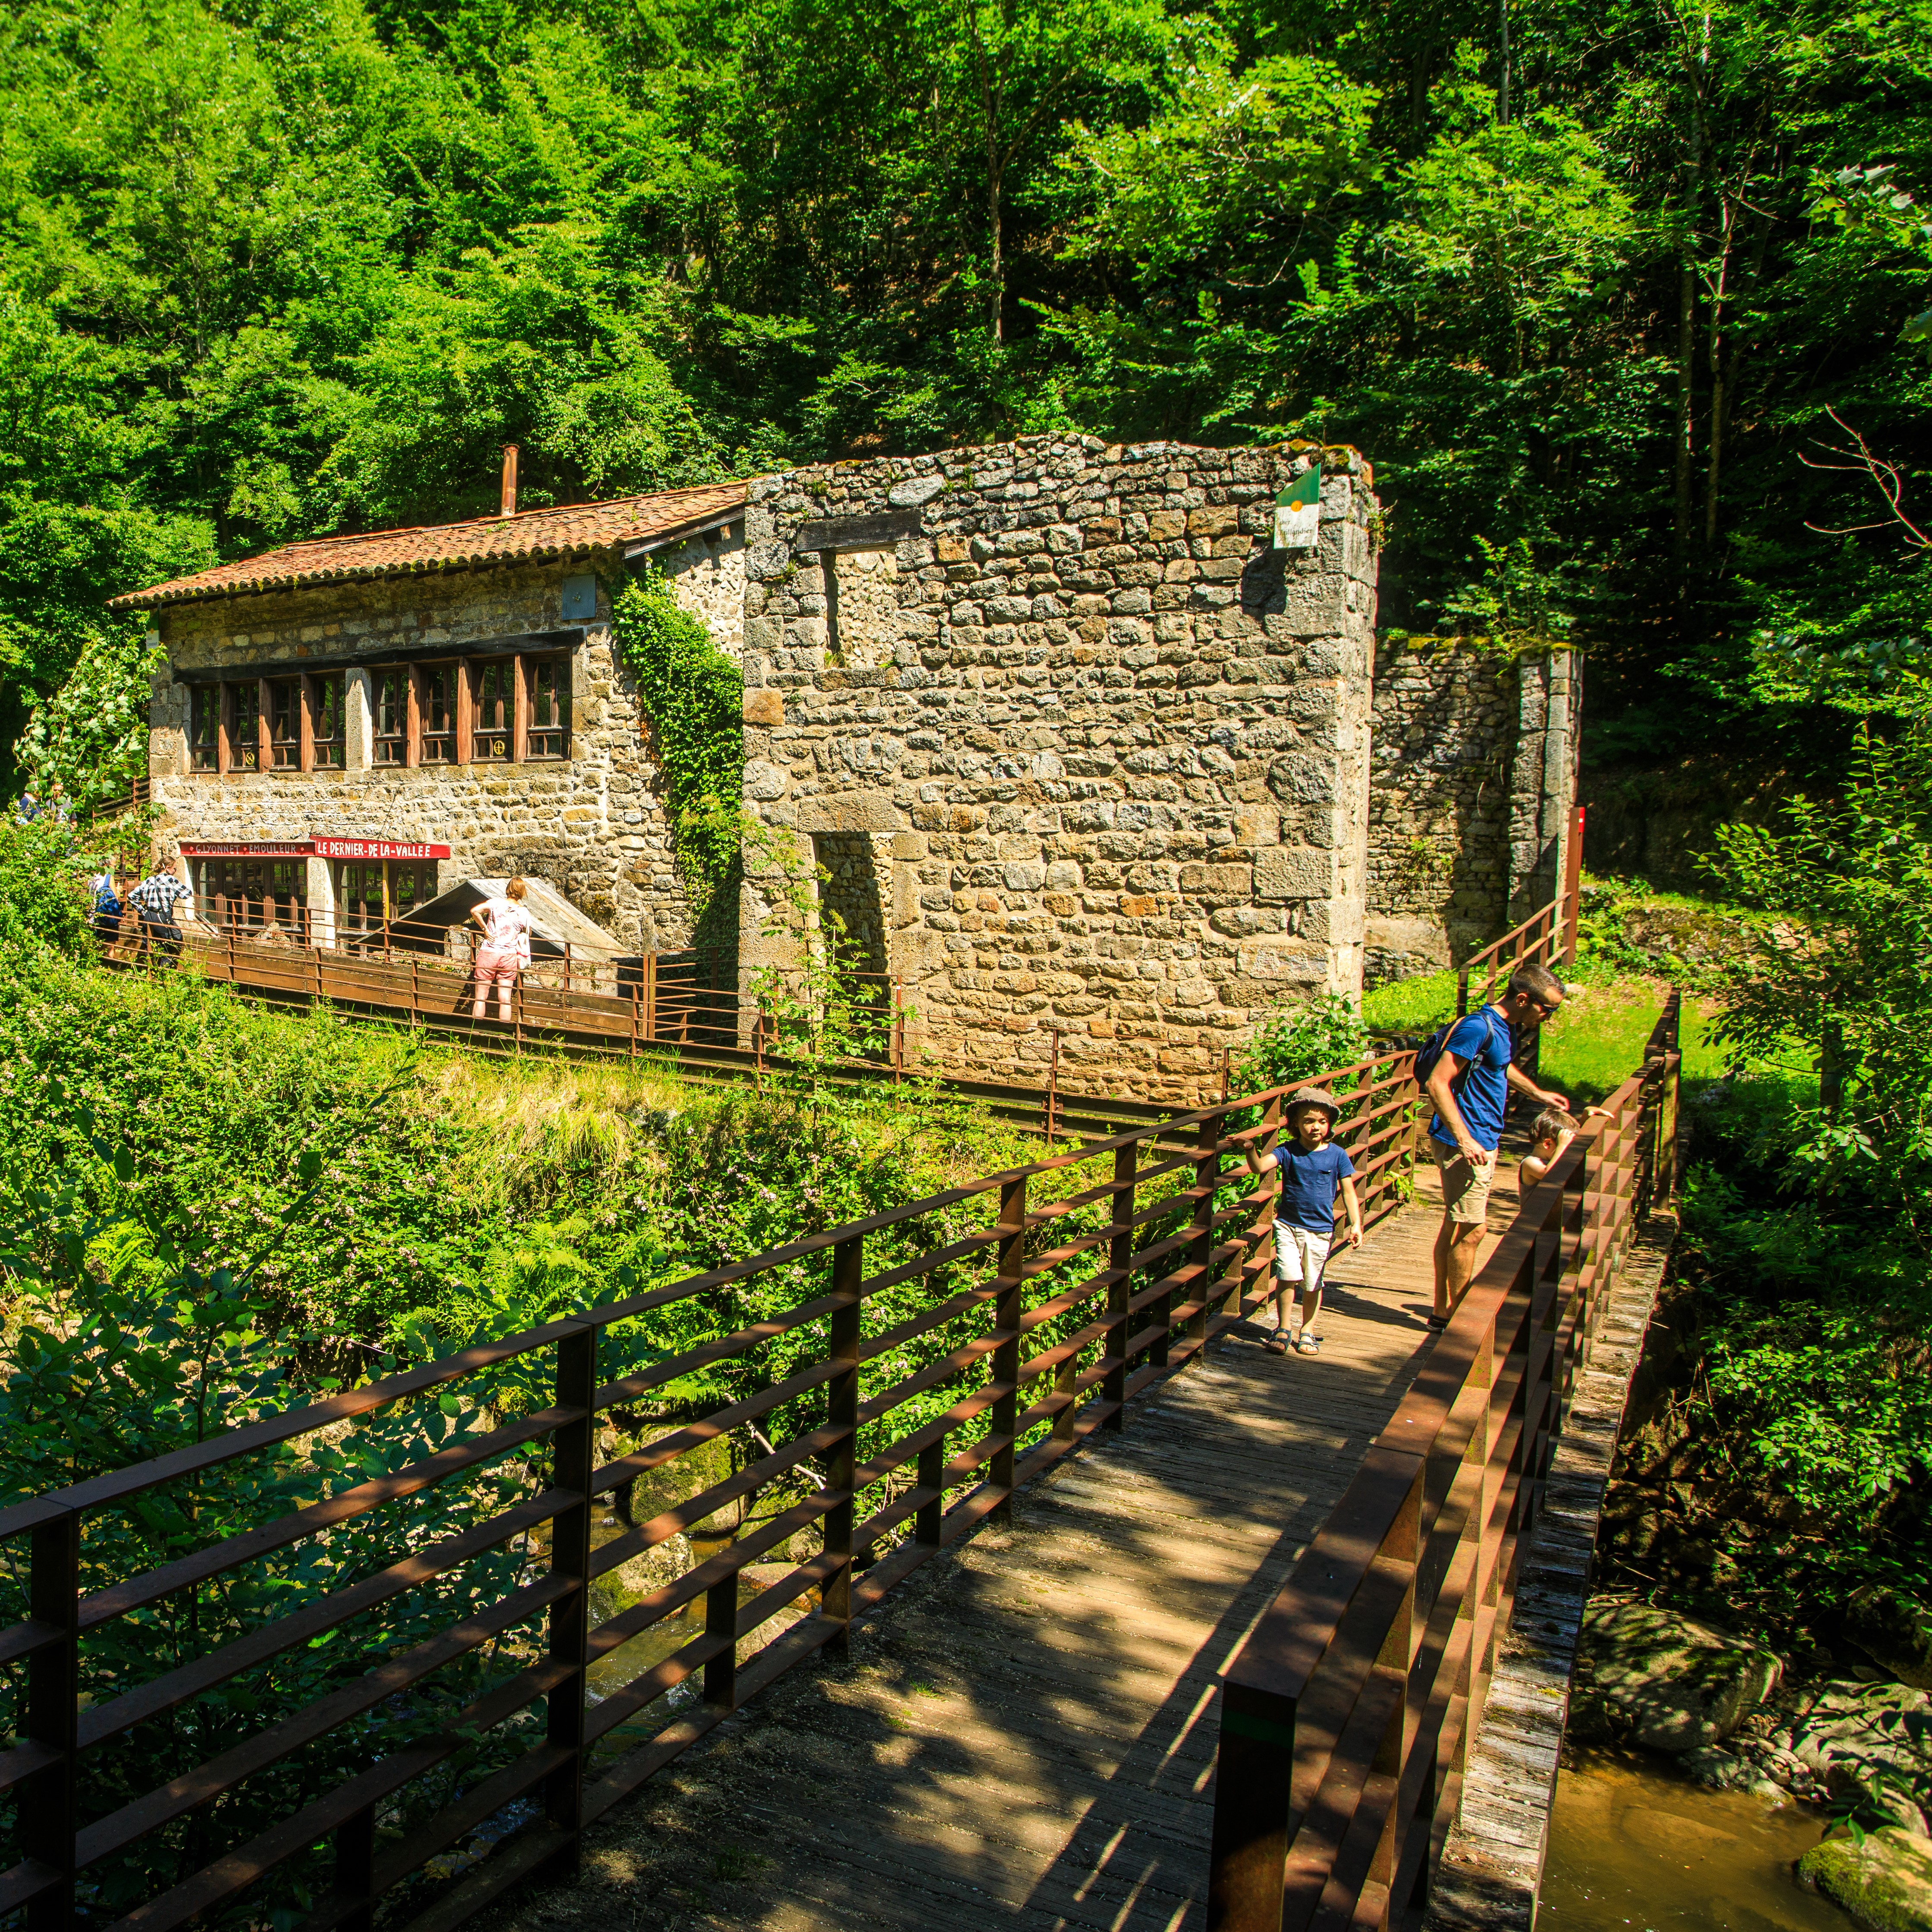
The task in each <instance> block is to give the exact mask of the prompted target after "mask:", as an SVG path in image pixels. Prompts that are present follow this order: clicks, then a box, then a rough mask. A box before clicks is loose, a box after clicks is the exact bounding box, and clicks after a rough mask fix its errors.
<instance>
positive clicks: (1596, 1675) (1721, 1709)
mask: <svg viewBox="0 0 1932 1932" xmlns="http://www.w3.org/2000/svg"><path fill="white" fill-rule="evenodd" d="M1568 1737H1569V1739H1570V1742H1571V1743H1572V1744H1574V1745H1577V1746H1580V1747H1584V1748H1588V1747H1590V1746H1592V1745H1598V1746H1621V1747H1624V1748H1628V1749H1634V1750H1635V1751H1643V1752H1648V1753H1652V1754H1657V1755H1658V1757H1662V1758H1665V1759H1668V1760H1672V1761H1673V1762H1674V1765H1675V1766H1676V1769H1678V1770H1679V1772H1681V1773H1682V1774H1683V1775H1686V1776H1688V1778H1691V1779H1693V1780H1694V1781H1696V1782H1697V1784H1700V1785H1702V1786H1703V1787H1706V1789H1707V1790H1711V1791H1714V1792H1724V1793H1742V1794H1745V1795H1746V1796H1749V1797H1752V1798H1755V1799H1760V1800H1761V1801H1763V1802H1766V1803H1767V1804H1770V1805H1782V1804H1786V1803H1796V1804H1799V1805H1807V1806H1811V1807H1814V1808H1817V1809H1818V1811H1820V1812H1821V1813H1822V1814H1823V1815H1824V1817H1826V1819H1828V1820H1829V1823H1830V1829H1829V1830H1827V1831H1826V1833H1825V1835H1824V1836H1823V1838H1822V1839H1821V1840H1820V1842H1818V1843H1817V1844H1815V1845H1813V1846H1811V1848H1810V1849H1808V1850H1807V1851H1805V1852H1804V1854H1803V1855H1802V1857H1801V1858H1799V1859H1798V1860H1797V1861H1796V1873H1797V1876H1798V1878H1799V1881H1800V1882H1802V1883H1803V1884H1805V1885H1808V1886H1809V1887H1811V1888H1812V1889H1813V1890H1814V1891H1817V1893H1819V1894H1821V1895H1822V1896H1823V1897H1826V1898H1829V1899H1830V1900H1832V1902H1833V1903H1835V1904H1836V1905H1838V1906H1840V1907H1841V1908H1842V1909H1843V1910H1844V1911H1845V1912H1848V1913H1849V1915H1851V1917H1852V1918H1854V1919H1855V1920H1856V1921H1858V1923H1859V1924H1861V1925H1864V1926H1866V1927H1870V1929H1871V1932H1932V1836H1928V1829H1927V1813H1928V1811H1932V1697H1929V1696H1928V1695H1927V1692H1926V1691H1924V1690H1921V1689H1919V1688H1915V1686H1913V1685H1909V1684H1906V1683H1903V1682H1898V1681H1897V1679H1891V1678H1887V1677H1885V1676H1881V1675H1880V1674H1879V1673H1877V1672H1876V1671H1875V1670H1861V1672H1859V1673H1855V1674H1852V1675H1849V1676H1831V1675H1825V1674H1818V1673H1812V1674H1810V1675H1808V1676H1803V1677H1799V1676H1796V1675H1794V1674H1793V1673H1791V1672H1790V1671H1789V1670H1787V1666H1786V1661H1785V1660H1784V1658H1781V1657H1779V1656H1778V1655H1777V1654H1776V1653H1775V1652H1772V1651H1770V1650H1768V1649H1764V1648H1763V1646H1760V1645H1757V1644H1754V1643H1748V1642H1746V1641H1745V1640H1742V1639H1740V1638H1738V1637H1734V1636H1732V1635H1730V1634H1728V1633H1727V1632H1726V1631H1723V1630H1721V1629H1719V1628H1716V1627H1715V1626H1714V1625H1710V1624H1708V1623H1700V1622H1694V1621H1693V1620H1691V1619H1689V1618H1688V1617H1685V1616H1681V1615H1679V1614H1678V1613H1675V1612H1673V1611H1671V1610H1667V1609H1664V1608H1662V1607H1658V1606H1657V1605H1655V1604H1647V1603H1643V1602H1641V1601H1637V1600H1635V1599H1633V1598H1619V1597H1618V1596H1616V1595H1604V1596H1599V1597H1598V1598H1594V1599H1593V1600H1592V1602H1591V1604H1590V1606H1589V1609H1588V1610H1586V1613H1585V1614H1584V1619H1583V1641H1582V1644H1581V1646H1580V1652H1579V1655H1578V1659H1577V1676H1576V1681H1575V1683H1574V1686H1573V1688H1572V1692H1571V1714H1570V1724H1569V1730H1568Z"/></svg>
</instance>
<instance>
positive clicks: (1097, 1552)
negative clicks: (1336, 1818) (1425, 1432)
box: [483, 1168, 1515, 1932]
mask: <svg viewBox="0 0 1932 1932" xmlns="http://www.w3.org/2000/svg"><path fill="white" fill-rule="evenodd" d="M1508 1172H1510V1170H1509V1169H1507V1168H1506V1169H1505V1173H1506V1174H1507V1173H1508ZM1417 1181H1418V1199H1416V1201H1415V1202H1414V1203H1413V1204H1412V1205H1411V1206H1409V1207H1408V1208H1404V1209H1403V1210H1401V1211H1399V1212H1397V1214H1394V1215H1391V1217H1388V1219H1387V1220H1385V1221H1384V1222H1383V1223H1382V1224H1381V1225H1380V1226H1379V1227H1377V1228H1376V1229H1374V1230H1373V1232H1371V1233H1370V1236H1369V1238H1368V1240H1367V1241H1366V1242H1365V1243H1364V1245H1363V1247H1362V1248H1361V1250H1360V1251H1359V1252H1358V1253H1347V1252H1346V1251H1345V1252H1343V1253H1342V1254H1341V1255H1340V1258H1339V1259H1337V1262H1335V1264H1334V1268H1333V1271H1332V1273H1331V1277H1330V1286H1329V1292H1328V1308H1327V1310H1326V1311H1325V1314H1324V1317H1323V1320H1322V1336H1323V1351H1322V1354H1321V1355H1319V1357H1314V1358H1309V1357H1302V1356H1290V1357H1289V1358H1286V1359H1283V1358H1281V1357H1279V1356H1276V1355H1271V1354H1270V1353H1268V1352H1266V1351H1265V1349H1263V1347H1262V1331H1260V1330H1259V1329H1256V1330H1253V1331H1247V1330H1243V1329H1237V1330H1235V1331H1232V1333H1231V1334H1229V1336H1228V1337H1226V1338H1225V1339H1224V1340H1223V1341H1221V1342H1220V1343H1217V1345H1216V1346H1214V1348H1213V1349H1211V1351H1210V1352H1209V1354H1208V1358H1207V1359H1206V1361H1205V1362H1203V1363H1202V1364H1199V1365H1197V1366H1196V1367H1193V1368H1190V1369H1188V1370H1184V1372H1182V1373H1179V1374H1178V1375H1176V1376H1174V1377H1173V1378H1172V1379H1169V1380H1168V1381H1166V1382H1163V1383H1159V1384H1157V1385H1155V1386H1154V1388H1151V1389H1150V1390H1149V1391H1148V1392H1147V1394H1145V1396H1144V1397H1142V1399H1141V1400H1139V1402H1137V1403H1136V1404H1135V1405H1134V1408H1133V1412H1132V1413H1131V1414H1130V1417H1129V1418H1128V1422H1127V1428H1126V1429H1125V1430H1124V1432H1123V1433H1120V1434H1118V1435H1105V1436H1097V1437H1095V1438H1094V1439H1093V1441H1092V1442H1091V1444H1090V1445H1088V1448H1086V1449H1085V1451H1083V1452H1082V1453H1081V1454H1079V1455H1076V1456H1074V1457H1070V1458H1069V1459H1068V1460H1067V1461H1065V1462H1064V1463H1061V1464H1060V1465H1059V1466H1058V1467H1057V1468H1056V1469H1055V1470H1054V1471H1053V1472H1051V1473H1050V1474H1049V1475H1047V1476H1046V1478H1044V1479H1043V1480H1042V1481H1040V1482H1038V1483H1037V1484H1034V1486H1032V1487H1031V1488H1029V1489H1028V1490H1022V1492H1021V1493H1020V1494H1019V1496H1018V1498H1017V1499H1016V1502H1015V1506H1014V1512H1013V1515H1014V1520H1013V1523H1011V1524H1010V1525H998V1524H992V1525H989V1526H986V1527H985V1528H983V1529H980V1531H979V1532H977V1534H975V1535H971V1536H969V1537H968V1538H964V1539H963V1540H962V1541H961V1542H960V1543H959V1544H957V1545H956V1546H955V1547H954V1548H953V1549H952V1550H950V1551H948V1552H947V1553H945V1554H944V1556H941V1557H940V1558H938V1559H936V1560H935V1561H934V1562H932V1563H930V1564H929V1565H927V1566H926V1568H924V1569H922V1571H919V1572H918V1573H916V1575H915V1576H914V1577H913V1578H911V1579H910V1580H908V1582H907V1583H905V1584H904V1586H901V1587H900V1588H899V1589H896V1590H895V1591H894V1592H892V1595H890V1596H889V1597H888V1598H886V1601H885V1602H884V1603H883V1604H882V1605H881V1606H880V1607H879V1609H878V1610H876V1611H875V1612H874V1613H873V1614H872V1616H871V1618H870V1619H869V1620H868V1622H865V1624H863V1625H860V1626H859V1628H856V1630H855V1631H854V1633H853V1640H852V1655H851V1658H850V1661H849V1662H844V1661H833V1660H832V1659H830V1658H825V1659H823V1660H822V1661H820V1663H818V1664H817V1665H816V1666H815V1667H808V1668H806V1669H804V1670H799V1671H797V1672H795V1673H792V1674H790V1675H788V1676H786V1677H784V1678H783V1679H781V1680H780V1681H779V1682H778V1684H777V1685H775V1686H773V1687H772V1689H771V1690H770V1691H767V1692H766V1694H764V1696H763V1697H761V1698H760V1699H759V1700H757V1702H756V1703H754V1704H752V1705H751V1706H748V1708H747V1709H745V1710H744V1711H742V1712H740V1713H739V1714H738V1715H737V1716H736V1717H735V1718H732V1719H731V1720H730V1721H729V1722H727V1724H724V1726H722V1727H720V1728H719V1730H718V1731H717V1732H716V1733H715V1734H714V1736H713V1738H712V1740H711V1741H709V1744H708V1746H704V1747H700V1748H698V1749H697V1750H695V1751H693V1752H692V1753H691V1754H690V1755H689V1756H688V1757H686V1758H685V1759H684V1760H682V1761H681V1762H680V1763H679V1765H678V1766H676V1767H675V1768H674V1769H672V1770H670V1771H669V1772H666V1773H664V1775H661V1776H660V1777H659V1778H657V1779H656V1780H655V1781H654V1782H653V1783H652V1784H651V1785H649V1787H646V1790H645V1791H644V1793H643V1795H642V1796H640V1799H639V1800H638V1802H637V1803H636V1804H635V1805H632V1806H630V1807H629V1808H626V1809H625V1810H623V1811H620V1812H619V1813H618V1814H615V1815H613V1817H610V1818H609V1819H608V1820H606V1821H605V1822H604V1823H603V1824H602V1825H601V1826H599V1827H597V1828H595V1829H593V1831H592V1832H591V1833H590V1834H589V1843H588V1846H587V1848H586V1855H585V1858H584V1865H583V1873H582V1875H581V1876H580V1877H579V1878H578V1879H577V1880H576V1881H574V1882H573V1883H571V1884H569V1885H565V1886H562V1887H560V1888H552V1889H545V1890H543V1891H535V1890H527V1891H523V1892H522V1893H520V1894H518V1895H517V1897H516V1898H515V1899H514V1900H512V1901H511V1903H510V1904H508V1906H505V1907H503V1908H501V1909H497V1910H496V1911H494V1912H491V1913H490V1914H489V1915H488V1916H487V1918H485V1919H484V1921H483V1922H484V1924H485V1925H486V1926H487V1927H488V1928H489V1932H535V1928H537V1927H546V1928H552V1929H553V1932H555V1928H575V1927H582V1928H583V1932H619V1928H620V1927H670V1926H682V1925H691V1926H716V1927H734V1928H736V1927H744V1928H751V1927H758V1928H760V1932H807V1928H820V1927H841V1928H844V1927H872V1926H880V1927H905V1928H907V1929H908V1932H910V1928H912V1927H920V1928H926V1932H931V1928H944V1929H946V1932H950V1928H955V1927H957V1928H959V1932H968V1928H974V1932H978V1928H983V1927H985V1926H986V1925H987V1924H989V1923H996V1924H1014V1925H1017V1926H1025V1927H1038V1928H1040V1932H1047V1928H1050V1927H1061V1926H1073V1927H1083V1928H1085V1927H1095V1928H1101V1927H1104V1928H1106V1929H1107V1932H1142V1928H1145V1932H1156V1928H1160V1932H1179V1928H1182V1927H1190V1928H1199V1927H1202V1925H1204V1924H1205V1896H1206V1891H1207V1881H1208V1838H1209V1831H1210V1826H1211V1811H1212V1799H1211V1779H1212V1775H1213V1770H1214V1742H1215V1733H1214V1724H1213V1723H1212V1721H1211V1714H1212V1710H1213V1703H1214V1690H1215V1686H1216V1685H1217V1682H1218V1679H1219V1676H1220V1672H1221V1671H1222V1670H1223V1668H1225V1667H1226V1664H1228V1662H1229V1661H1230V1660H1231V1659H1232V1658H1233V1657H1234V1655H1235V1653H1236V1652H1237V1651H1238V1650H1239V1649H1240V1648H1241V1643H1242V1640H1243V1639H1244V1637H1245V1636H1246V1635H1247V1631H1248V1630H1249V1628H1250V1626H1251V1625H1252V1624H1253V1622H1254V1621H1255V1619H1256V1618H1257V1617H1258V1616H1259V1615H1260V1613H1261V1612H1262V1610H1263V1609H1264V1607H1265V1606H1266V1605H1267V1604H1268V1602H1269V1601H1270V1600H1271V1598H1273V1597H1274V1595H1275V1593H1276V1592H1277V1591H1278V1590H1279V1589H1280V1587H1281V1586H1282V1584H1283V1582H1284V1581H1285V1580H1286V1578H1287V1576H1288V1574H1289V1570H1290V1568H1292V1565H1293V1564H1294V1562H1295V1559H1296V1558H1297V1557H1298V1556H1299V1555H1300V1553H1301V1549H1302V1547H1303V1545H1304V1544H1305V1543H1306V1542H1307V1541H1308V1539H1309V1538H1310V1537H1311V1536H1312V1535H1313V1534H1314V1532H1315V1531H1316V1529H1317V1528H1318V1527H1319V1526H1320V1524H1321V1523H1322V1520H1323V1518H1324V1517H1325V1516H1326V1515H1327V1514H1328V1512H1329V1511H1330V1510H1331V1508H1333V1507H1334V1504H1335V1503H1336V1502H1337V1499H1339V1498H1340V1496H1341V1494H1342V1492H1343V1490H1344V1489H1345V1488H1346V1487H1347V1485H1348V1483H1349V1479H1350V1478H1351V1477H1352V1475H1353V1474H1354V1473H1355V1469H1356V1466H1357V1465H1358V1463H1359V1461H1360V1460H1361V1457H1362V1455H1363V1454H1364V1451H1365V1450H1366V1449H1367V1447H1368V1445H1369V1444H1370V1442H1371V1441H1372V1440H1373V1438H1374V1437H1375V1436H1376V1434H1377V1433H1379V1431H1380V1430H1381V1429H1382V1427H1383V1425H1384V1424H1385V1422H1386V1421H1388V1418H1389V1417H1390V1415H1391V1414H1392V1413H1393V1412H1394V1409H1395V1408H1396V1406H1397V1403H1399V1402H1400V1400H1401V1398H1402V1396H1403V1394H1404V1393H1405V1392H1406V1390H1407V1389H1408V1387H1409V1383H1410V1382H1411V1381H1412V1379H1413V1378H1414V1376H1415V1373H1416V1370H1417V1369H1418V1366H1419V1365H1420V1363H1421V1358H1422V1355H1423V1354H1424V1352H1425V1350H1426V1349H1427V1345H1428V1343H1429V1340H1430V1337H1429V1334H1428V1331H1427V1328H1426V1327H1425V1325H1424V1319H1425V1317H1426V1316H1427V1313H1428V1310H1429V1298H1430V1288H1429V1282H1430V1244H1431V1242H1432V1241H1433V1238H1434V1234H1435V1230H1436V1225H1437V1222H1438V1220H1439V1214H1440V1209H1439V1207H1438V1205H1436V1204H1437V1201H1438V1199H1439V1196H1437V1193H1436V1177H1435V1175H1434V1173H1433V1171H1427V1172H1418V1175H1417ZM1514 1207H1515V1190H1514V1184H1513V1178H1512V1180H1511V1181H1510V1182H1508V1184H1505V1185H1503V1186H1502V1187H1499V1190H1498V1193H1497V1197H1496V1199H1495V1201H1494V1202H1493V1204H1492V1207H1491V1211H1490V1221H1491V1226H1492V1228H1493V1229H1497V1228H1500V1227H1502V1226H1505V1225H1506V1223H1507V1221H1508V1217H1509V1215H1510V1214H1511V1212H1513V1211H1514Z"/></svg>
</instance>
